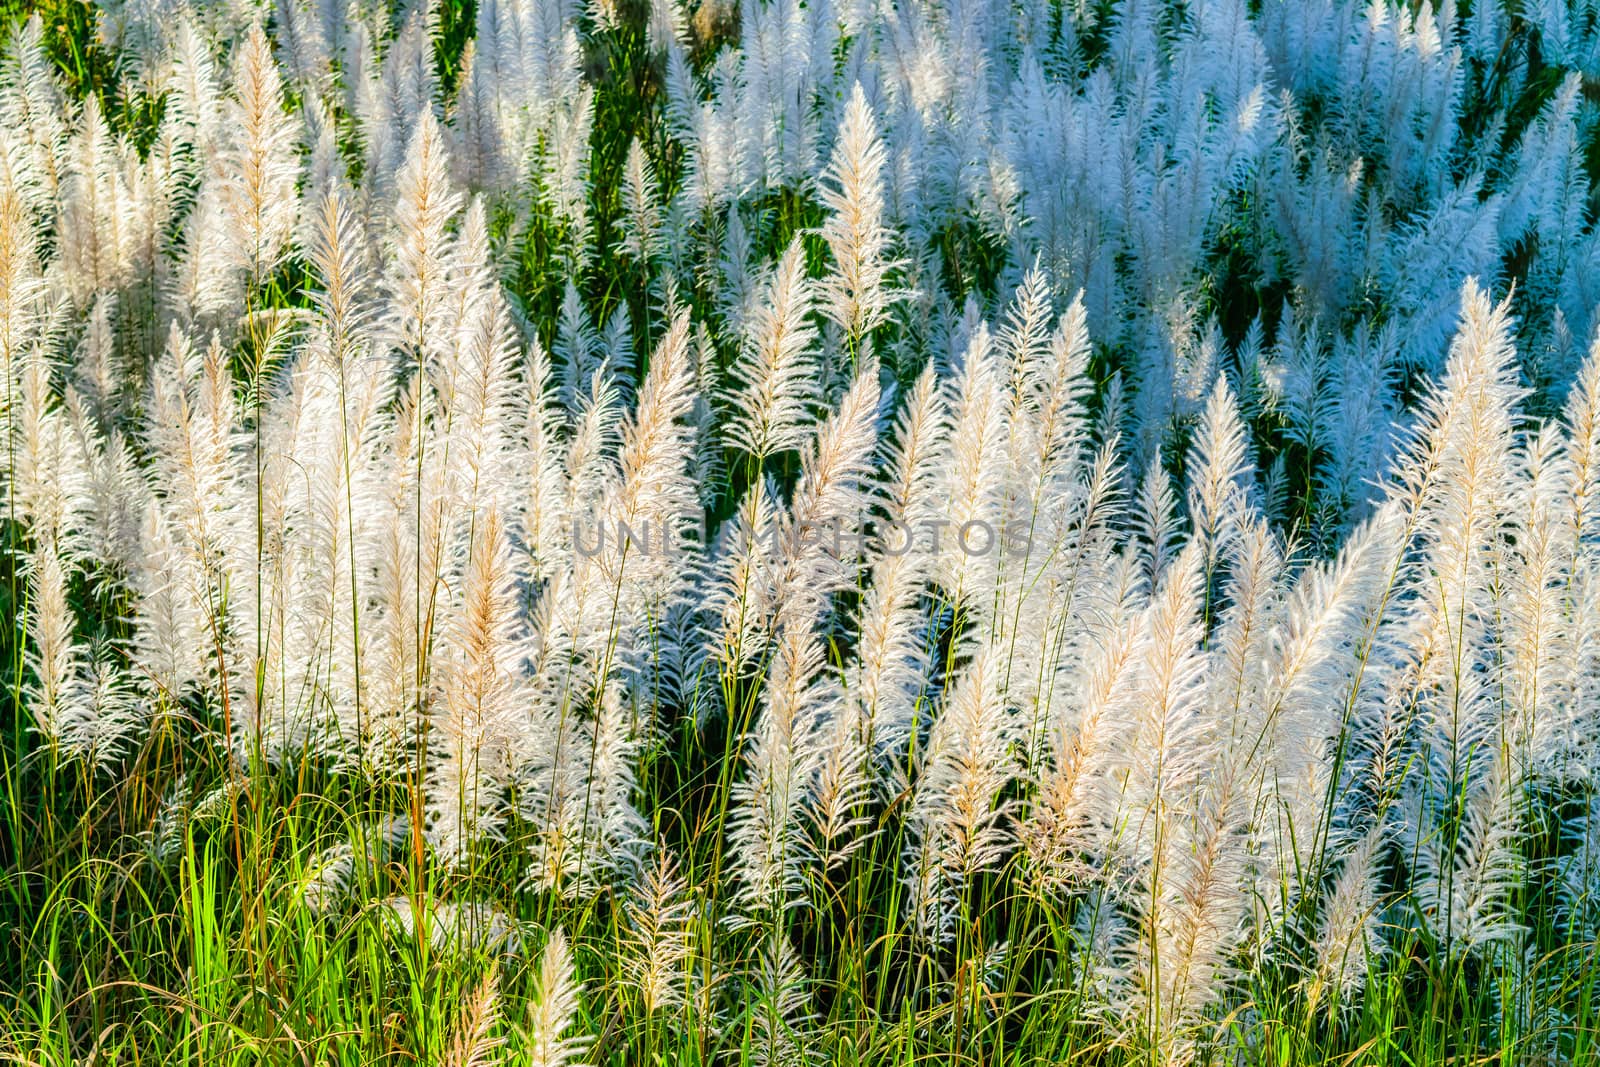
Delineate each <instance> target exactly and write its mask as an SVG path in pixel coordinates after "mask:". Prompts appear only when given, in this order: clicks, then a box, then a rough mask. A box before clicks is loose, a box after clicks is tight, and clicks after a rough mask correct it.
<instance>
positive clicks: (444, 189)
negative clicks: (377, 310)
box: [386, 113, 461, 367]
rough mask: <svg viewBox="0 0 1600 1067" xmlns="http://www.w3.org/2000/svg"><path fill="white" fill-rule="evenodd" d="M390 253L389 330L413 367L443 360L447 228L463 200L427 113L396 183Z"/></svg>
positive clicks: (448, 290)
mask: <svg viewBox="0 0 1600 1067" xmlns="http://www.w3.org/2000/svg"><path fill="white" fill-rule="evenodd" d="M395 189H396V195H397V203H396V205H395V211H394V253H393V256H392V258H391V259H390V263H389V271H388V277H387V278H386V288H387V290H388V294H389V301H390V303H389V315H390V320H391V321H390V331H391V334H392V336H393V338H394V343H395V345H396V346H397V347H400V348H401V349H402V350H403V352H404V354H405V356H406V358H407V359H409V360H411V361H414V362H413V363H412V364H411V365H413V366H418V367H427V366H428V365H429V364H430V363H431V362H432V361H433V360H434V359H437V358H441V357H442V355H443V353H442V348H443V346H444V343H445V339H446V338H448V337H450V336H451V335H452V332H453V331H452V329H451V326H453V325H454V324H452V323H449V322H447V321H446V319H445V314H446V309H447V307H448V305H449V300H450V294H451V286H450V284H449V279H448V274H449V270H450V260H451V254H450V249H451V246H452V241H451V238H450V235H449V232H448V229H447V227H448V226H449V223H450V221H451V220H452V219H453V218H454V217H455V214H456V210H457V209H458V208H459V207H460V203H461V198H460V195H459V194H457V193H456V192H455V191H454V190H453V189H452V188H451V184H450V164H449V161H448V159H447V158H446V149H445V142H444V135H443V134H442V133H441V132H440V129H439V123H438V121H437V120H436V119H434V117H433V115H432V114H431V113H425V114H424V115H423V116H422V118H421V120H420V122H418V124H417V126H416V133H415V134H414V135H413V136H412V138H411V142H410V146H409V148H408V150H407V152H406V157H405V162H404V163H403V164H402V165H401V167H400V170H399V173H398V176H397V178H396V182H395Z"/></svg>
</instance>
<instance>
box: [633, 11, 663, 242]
mask: <svg viewBox="0 0 1600 1067" xmlns="http://www.w3.org/2000/svg"><path fill="white" fill-rule="evenodd" d="M668 2H670V0H668ZM622 187H623V205H624V214H623V217H622V248H623V251H625V252H627V253H628V254H629V255H630V256H632V257H633V258H634V259H635V260H637V261H638V262H640V263H648V262H649V260H650V258H651V257H652V256H654V255H655V252H656V246H657V243H658V241H659V238H658V236H657V231H658V230H659V229H660V228H661V209H660V206H659V203H658V200H657V197H658V195H659V192H658V186H657V184H656V172H655V167H654V166H652V165H651V163H650V157H649V156H648V155H647V154H646V152H645V150H644V145H643V144H642V143H641V142H640V141H639V139H638V138H637V137H635V138H634V139H633V141H632V142H630V143H629V145H628V160H627V162H626V163H625V164H624V165H623V170H622Z"/></svg>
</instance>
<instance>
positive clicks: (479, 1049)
mask: <svg viewBox="0 0 1600 1067" xmlns="http://www.w3.org/2000/svg"><path fill="white" fill-rule="evenodd" d="M499 979H500V971H499V970H498V968H496V967H495V966H493V965H491V966H490V968H489V970H488V972H487V973H485V974H484V976H483V979H482V980H481V981H480V982H479V983H478V985H477V987H476V988H475V989H474V990H473V991H472V993H471V994H470V995H469V996H468V997H467V999H466V1000H465V1001H464V1002H463V1003H462V1005H461V1016H460V1018H459V1019H458V1020H457V1022H456V1028H455V1031H454V1032H453V1033H452V1034H451V1035H450V1045H449V1047H448V1048H446V1049H445V1053H444V1060H443V1061H442V1064H443V1067H489V1065H490V1064H492V1063H493V1062H494V1060H495V1052H496V1050H497V1049H499V1048H500V1047H501V1046H502V1045H504V1044H505V1039H504V1038H502V1037H498V1036H496V1035H495V1034H494V1033H493V1031H494V1027H495V1023H496V1022H498V1021H499V1018H500V995H499V988H500V981H499Z"/></svg>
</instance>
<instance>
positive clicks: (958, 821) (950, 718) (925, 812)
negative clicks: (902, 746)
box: [906, 641, 1017, 942]
mask: <svg viewBox="0 0 1600 1067" xmlns="http://www.w3.org/2000/svg"><path fill="white" fill-rule="evenodd" d="M1005 672H1006V666H1005V663H1004V662H1003V660H1002V650H1001V649H998V648H996V647H995V646H993V645H992V644H990V643H988V642H987V641H984V642H983V643H982V644H980V645H979V646H978V647H977V648H975V649H973V650H972V654H971V657H970V659H969V660H968V662H967V663H966V665H965V666H964V667H963V668H961V674H960V676H959V677H958V678H957V679H956V681H955V682H954V683H953V684H952V685H951V686H950V687H949V688H948V690H947V692H946V695H945V698H944V700H943V702H942V706H941V707H940V710H939V717H938V719H937V720H936V721H935V722H934V725H933V731H932V733H931V735H930V736H929V738H928V747H927V752H926V754H925V756H924V757H923V758H922V760H921V764H922V766H921V773H920V774H919V775H918V777H917V780H916V786H915V794H914V797H913V799H912V807H911V815H910V830H911V833H910V843H909V844H908V848H907V857H906V858H907V865H908V871H907V877H908V879H910V882H911V889H912V892H913V894H914V896H913V907H914V908H915V909H916V912H915V913H916V917H917V922H918V925H919V928H920V932H921V933H922V934H923V936H925V937H928V938H929V939H930V940H933V941H936V942H939V941H943V940H944V939H945V938H946V937H947V936H948V935H949V934H950V933H951V932H952V930H951V926H950V924H951V922H952V921H953V918H954V917H953V915H952V914H951V913H950V912H949V910H948V909H949V903H950V899H951V898H952V896H954V895H955V894H956V893H958V892H959V891H960V889H961V888H962V887H963V886H964V885H965V884H966V882H967V880H968V879H970V878H971V877H972V876H973V875H975V874H977V873H978V872H980V871H984V870H989V869H991V868H993V867H995V866H997V865H998V864H999V862H1000V860H1001V859H1002V858H1003V857H1004V855H1005V853H1006V852H1007V850H1008V849H1009V848H1010V847H1011V844H1012V837H1011V828H1010V826H1009V824H1008V821H1007V819H1006V814H1007V811H1008V810H1009V805H1008V804H1007V803H1006V802H1003V801H1001V800H1000V799H999V798H1000V793H1001V791H1002V790H1003V789H1004V788H1005V786H1006V784H1007V783H1008V782H1009V781H1011V778H1012V776H1013V774H1014V772H1015V770H1016V769H1017V768H1016V765H1015V761H1014V760H1013V759H1012V758H1011V756H1010V755H1009V753H1008V748H1009V746H1010V744H1011V742H1012V741H1013V740H1015V735H1016V723H1015V722H1014V719H1013V716H1012V713H1011V709H1010V708H1008V707H1007V703H1006V692H1005Z"/></svg>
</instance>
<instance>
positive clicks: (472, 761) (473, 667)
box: [427, 508, 525, 864]
mask: <svg viewBox="0 0 1600 1067" xmlns="http://www.w3.org/2000/svg"><path fill="white" fill-rule="evenodd" d="M468 552H469V556H468V559H467V568H466V574H465V576H464V579H463V590H462V599H461V604H460V605H459V607H458V608H457V609H456V613H455V618H454V619H453V620H452V622H451V624H450V626H449V627H448V628H447V630H446V633H445V635H444V639H443V641H442V642H441V645H440V648H439V652H438V659H439V663H438V665H437V666H436V667H435V673H436V676H437V685H438V697H437V699H436V701H435V702H434V712H433V716H432V724H431V725H432V728H431V731H430V732H431V738H430V747H431V748H432V749H433V751H434V752H435V753H436V757H435V759H434V760H433V761H432V763H431V766H430V767H429V772H428V788H427V794H428V814H429V824H428V836H429V838H430V839H431V840H432V842H433V844H434V847H435V848H436V849H437V850H438V852H439V854H440V855H441V856H442V857H443V858H444V859H445V861H446V862H448V863H451V864H455V863H459V862H460V861H461V860H462V858H463V857H464V856H465V854H466V852H467V849H468V848H469V846H470V845H471V843H472V842H473V841H474V840H475V839H477V838H480V837H494V836H496V835H497V832H498V829H499V826H500V822H501V820H502V819H503V818H504V812H503V811H502V808H503V799H502V797H501V789H502V788H503V784H504V783H505V782H506V781H507V780H508V779H509V776H510V771H511V767H512V765H513V762H514V759H515V756H516V752H517V749H518V747H519V745H520V744H521V743H522V736H521V726H520V720H521V716H522V702H523V700H524V696H525V694H524V689H523V683H522V676H521V669H520V668H521V662H522V658H523V653H522V650H521V648H520V647H519V644H518V640H517V631H518V612H517V576H516V573H515V571H514V570H513V569H512V561H511V546H510V544H509V542H508V541H507V539H506V535H505V530H504V527H503V526H502V525H501V520H500V513H499V512H498V511H497V510H495V509H494V508H490V509H489V510H487V511H486V512H485V513H484V515H483V516H482V518H481V519H480V521H479V525H478V526H477V528H476V529H475V530H474V531H473V538H472V542H471V544H470V546H469V548H468Z"/></svg>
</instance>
